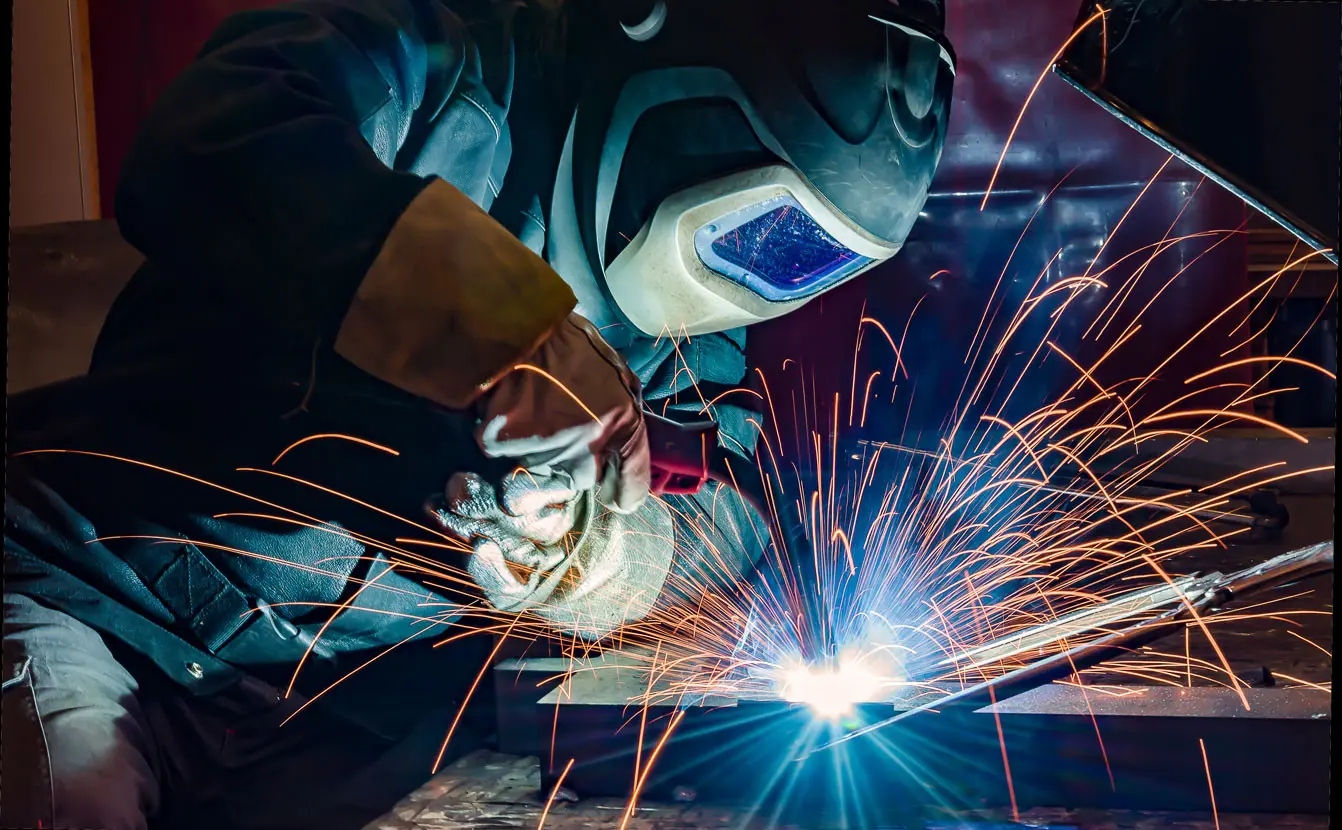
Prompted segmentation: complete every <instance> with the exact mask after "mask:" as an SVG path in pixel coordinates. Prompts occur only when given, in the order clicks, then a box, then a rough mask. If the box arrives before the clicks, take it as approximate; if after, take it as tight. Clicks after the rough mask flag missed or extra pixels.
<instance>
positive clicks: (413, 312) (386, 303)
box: [335, 179, 577, 409]
mask: <svg viewBox="0 0 1342 830" xmlns="http://www.w3.org/2000/svg"><path fill="white" fill-rule="evenodd" d="M351 209H355V210H357V209H358V206H357V205H355V206H351ZM576 304H577V301H576V299H575V298H574V296H573V291H572V290H570V289H569V287H568V285H567V284H566V283H565V282H564V281H563V279H561V278H560V276H559V275H558V274H556V273H555V272H554V269H552V268H551V267H550V266H549V265H548V264H546V262H545V260H543V259H541V258H540V257H538V256H537V255H536V254H535V253H533V252H532V251H531V249H529V248H527V246H526V245H524V244H522V242H521V241H520V240H518V239H517V238H516V237H514V236H513V235H512V234H510V233H508V231H506V230H505V229H504V228H503V226H502V225H500V224H499V223H498V222H496V221H494V219H493V218H492V217H490V216H489V214H487V213H485V212H484V211H483V210H481V209H480V208H479V207H478V206H477V205H476V204H475V203H473V202H472V201H471V200H470V199H468V198H466V196H464V195H463V194H462V193H461V192H460V191H458V190H457V189H456V188H455V187H453V186H452V185H450V184H448V183H447V182H445V181H442V180H440V179H435V180H434V181H433V182H432V183H431V184H429V186H428V187H426V188H424V190H423V192H421V193H420V194H419V196H417V197H416V198H415V200H414V201H412V202H411V203H410V206H409V207H408V208H406V211H405V213H403V214H401V218H400V219H399V220H398V221H397V222H396V225H395V227H393V228H392V231H391V233H390V234H389V235H388V236H387V240H386V242H385V243H383V246H382V250H381V252H380V253H379V254H378V256H377V259H376V260H374V262H373V267H372V268H370V269H369V270H368V274H367V275H366V276H365V277H364V280H363V282H362V283H361V284H360V285H359V289H358V291H357V292H356V293H355V295H354V301H353V302H352V303H351V304H350V308H349V311H348V312H347V313H346V314H345V319H344V322H343V323H342V324H341V327H340V331H339V333H338V334H337V336H336V342H335V350H336V352H337V353H338V354H339V355H341V356H342V357H344V358H345V359H346V360H348V361H350V362H351V363H353V364H354V365H355V366H358V367H359V368H360V369H362V370H364V371H365V372H368V373H369V374H371V375H373V376H374V377H376V378H379V379H380V380H383V381H385V382H387V383H390V384H392V385H393V386H396V387H399V388H401V389H404V390H406V391H407V392H411V393H413V394H415V395H419V396H420V397H423V398H427V399H428V400H431V401H434V402H435V403H438V404H441V405H443V406H447V407H450V408H453V409H464V408H466V407H468V406H470V405H471V404H472V403H473V402H474V401H475V400H476V399H477V398H478V397H479V396H480V395H481V394H483V393H484V392H485V391H486V390H488V389H489V387H490V386H492V385H493V383H494V382H495V381H496V380H498V378H499V377H500V376H502V375H503V374H504V373H506V372H507V371H509V370H510V369H511V368H512V367H513V366H515V365H516V364H517V363H519V362H521V361H522V360H523V359H524V358H526V356H527V355H529V354H531V353H532V352H533V351H535V349H536V347H537V346H539V345H540V343H541V342H542V341H543V340H544V339H545V338H546V336H548V335H549V333H550V331H551V330H552V329H554V327H555V326H557V325H559V324H560V323H561V322H563V321H564V320H565V319H566V318H567V317H568V315H569V313H570V312H572V310H573V308H574V306H575V305H576Z"/></svg>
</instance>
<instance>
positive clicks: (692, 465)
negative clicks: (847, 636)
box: [643, 410, 834, 665]
mask: <svg viewBox="0 0 1342 830" xmlns="http://www.w3.org/2000/svg"><path fill="white" fill-rule="evenodd" d="M643 420H644V423H645V424H646V426H647V431H648V449H649V455H650V457H651V461H652V465H651V466H652V487H651V490H652V492H653V493H654V494H656V495H693V494H695V493H698V492H699V491H700V490H701V489H702V488H703V486H704V485H705V484H707V483H708V481H709V480H710V479H712V480H714V481H717V482H719V483H720V484H722V485H724V486H726V487H730V488H731V489H732V490H733V491H735V492H736V493H738V494H739V495H740V496H741V499H742V500H743V501H744V502H746V503H747V504H749V505H750V506H751V507H753V508H754V509H755V510H756V512H758V513H759V514H760V516H761V517H763V519H764V520H765V522H766V523H767V524H768V526H769V531H770V535H771V536H772V537H773V539H774V541H775V544H777V545H778V546H779V548H780V549H781V551H782V552H783V554H784V555H783V560H784V563H785V566H786V567H788V568H789V569H790V570H791V572H792V575H793V584H794V585H795V590H796V593H797V594H798V595H799V598H800V600H801V607H800V609H799V611H800V616H799V619H798V620H797V622H798V631H797V634H798V638H799V640H800V645H801V650H802V655H801V656H802V659H803V660H805V661H806V662H807V664H811V665H814V664H817V663H825V662H829V661H831V660H832V659H833V657H834V645H833V643H832V642H831V640H832V638H831V637H829V636H828V633H827V631H828V629H827V627H826V626H825V625H824V620H825V619H826V618H825V608H824V604H823V601H822V597H821V594H820V585H819V579H818V570H817V564H818V563H817V562H816V561H815V546H814V545H812V544H811V541H810V539H809V538H808V537H807V535H806V530H805V528H804V527H803V525H802V523H801V520H800V518H796V517H794V511H793V510H792V509H791V508H792V505H793V504H794V503H798V502H800V501H801V499H800V498H799V494H795V493H790V492H788V485H787V483H786V482H784V481H781V480H777V481H776V480H774V479H772V478H770V477H768V476H766V475H765V474H764V472H763V471H762V470H761V469H760V468H759V465H758V464H755V463H750V462H746V463H741V464H737V465H735V466H733V465H732V464H731V458H732V456H731V454H730V453H729V452H728V451H727V450H726V448H724V447H722V446H721V445H720V444H719V443H718V425H717V422H716V421H713V420H711V419H710V420H703V421H695V422H691V423H680V422H677V421H673V420H671V419H669V418H664V417H662V416H660V415H657V414H655V413H652V412H648V411H647V410H644V412H643ZM781 478H782V477H781V476H780V477H779V479H781ZM771 491H772V492H771ZM775 506H776V509H775ZM762 575H763V574H762V572H760V571H759V569H758V566H757V573H756V576H762ZM781 590H782V591H783V592H784V593H787V589H786V588H783V589H781Z"/></svg>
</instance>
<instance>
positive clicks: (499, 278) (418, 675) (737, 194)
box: [0, 0, 954, 830]
mask: <svg viewBox="0 0 1342 830" xmlns="http://www.w3.org/2000/svg"><path fill="white" fill-rule="evenodd" d="M942 29H943V11H942V9H941V8H940V0H900V1H899V2H897V3H896V2H892V1H891V0H826V2H824V3H814V2H811V1H810V0H666V2H661V1H660V0H658V2H646V0H623V1H619V2H617V1H616V0H575V1H574V2H570V3H566V4H565V3H558V2H543V1H542V0H533V2H507V1H506V0H298V1H297V2H289V3H285V4H282V5H278V6H275V7H273V8H267V9H263V10H258V11H249V12H244V13H240V14H237V15H235V16H233V17H231V18H229V19H228V20H227V21H226V22H224V23H223V25H222V26H221V27H220V28H219V29H218V30H217V31H216V32H215V34H214V35H213V36H212V37H211V38H210V39H209V41H208V42H207V43H206V45H205V46H204V47H203V49H202V50H201V52H200V54H199V55H198V57H197V59H196V60H195V62H194V63H193V64H192V65H191V66H189V67H188V68H187V69H186V70H185V71H184V72H183V73H182V74H181V75H180V76H179V77H178V78H177V79H176V80H175V81H174V82H173V83H172V84H171V85H170V86H169V87H168V88H167V89H166V90H165V91H164V92H163V93H162V95H161V96H160V98H159V99H158V101H157V103H156V105H155V106H154V108H153V109H152V111H151V112H150V114H149V115H148V116H147V118H146V120H145V122H144V123H143V125H142V128H141V132H140V134H139V136H138V139H137V141H136V143H135V145H134V147H133V149H132V150H131V152H130V154H129V156H128V158H127V159H126V161H125V163H124V165H123V167H122V169H121V180H120V185H119V190H118V193H117V201H116V209H117V219H118V222H119V224H120V227H121V230H122V233H123V235H124V236H125V238H126V239H127V240H128V241H129V242H130V243H131V244H132V245H134V246H135V247H136V248H138V249H139V250H140V251H141V252H142V253H143V254H144V255H145V259H146V262H145V265H144V266H143V267H142V268H141V270H140V271H139V272H138V273H137V274H136V276H135V277H134V279H133V280H132V281H131V283H130V284H129V286H128V287H127V288H126V289H125V290H124V292H123V293H122V294H121V295H120V297H119V298H118V300H117V301H116V303H115V305H114V306H113V308H112V310H111V312H110V313H109V315H108V318H107V320H106V322H105V324H104V327H103V330H102V332H101V335H100V338H99V340H98V344H97V347H96V350H95V353H94V355H93V360H92V366H91V369H90V371H89V373H88V374H87V375H86V376H84V377H82V378H79V379H76V380H74V381H70V382H66V383H62V384H57V385H54V386H51V387H46V388H43V389H40V390H36V391H34V392H31V393H26V394H24V395H19V396H15V397H12V398H11V399H10V401H9V404H10V432H9V438H10V446H9V459H8V460H9V470H8V475H7V479H6V497H5V520H6V524H5V577H6V582H5V589H4V590H5V594H4V675H3V679H4V698H3V700H4V735H5V737H4V741H5V752H4V758H3V765H4V767H3V777H4V782H5V792H4V804H3V815H2V816H0V818H2V821H3V824H4V825H5V826H43V827H52V826H55V827H81V828H92V827H97V828H142V827H147V826H155V827H157V826H161V827H177V826H181V827H193V828H210V827H232V828H261V827H265V828H281V827H282V828H290V830H292V828H301V827H324V828H332V827H347V826H351V827H357V826H362V825H363V823H364V822H366V821H368V820H370V819H371V818H373V817H375V816H376V815H378V814H379V813H380V812H383V811H385V810H386V809H388V808H389V806H390V805H391V804H393V803H394V802H395V800H396V799H397V798H399V797H401V796H403V795H404V794H406V793H407V792H408V791H409V790H410V789H412V788H413V787H414V786H416V785H417V784H418V783H420V782H421V781H422V780H424V778H425V777H427V775H428V772H429V769H430V767H431V765H432V764H433V762H434V760H435V758H437V760H438V761H439V762H440V763H446V762H448V761H450V760H451V759H452V758H453V757H457V756H458V755H460V754H461V753H463V752H465V751H468V750H470V749H473V748H475V747H478V746H480V745H481V740H482V736H483V735H485V734H486V733H487V732H488V731H489V728H490V727H489V724H488V718H487V716H486V715H485V714H482V713H481V711H480V710H478V709H477V708H476V707H465V708H464V709H463V707H462V701H463V700H465V699H466V697H467V695H468V694H469V692H470V690H471V689H472V688H473V687H475V686H476V685H477V684H476V682H475V681H476V680H477V678H479V677H481V676H483V675H484V674H485V672H484V671H483V670H482V666H484V665H485V663H486V661H487V658H488V654H489V650H490V648H491V644H492V640H491V638H489V637H485V636H470V637H453V636H452V634H453V632H457V631H462V630H466V629H467V628H469V627H471V626H475V627H477V628H478V627H480V626H482V625H486V624H494V623H497V621H498V620H499V619H500V618H501V616H507V615H513V612H517V615H513V616H512V618H513V619H523V618H528V619H537V618H539V619H542V620H544V621H545V623H546V624H548V625H550V626H552V627H553V628H554V629H555V630H557V631H563V632H570V633H573V634H576V635H578V636H582V637H586V638H589V639H598V638H600V637H602V636H603V635H605V634H607V633H609V632H611V631H613V630H614V629H616V628H618V627H619V626H620V625H622V624H624V623H626V622H628V621H630V620H633V619H638V618H640V617H642V616H644V615H646V614H647V613H649V611H650V610H651V609H652V608H653V607H654V606H655V604H656V603H675V602H679V601H684V600H686V599H692V597H687V596H684V594H685V589H684V587H683V586H685V585H706V584H708V582H709V581H711V580H710V579H709V577H708V576H706V574H707V573H708V571H709V570H712V571H713V572H714V573H716V574H718V575H719V576H722V573H723V571H724V570H726V571H728V572H729V573H727V574H726V577H725V578H728V579H730V578H734V577H735V576H737V575H739V574H740V573H743V572H745V571H746V570H747V569H749V567H750V564H751V562H752V561H753V559H754V558H755V557H756V556H758V553H759V551H758V544H757V541H756V540H757V539H758V538H760V531H759V530H758V529H755V531H754V532H752V531H751V528H750V527H749V524H750V523H751V522H754V521H757V517H755V516H753V515H752V514H751V513H750V511H748V510H747V509H746V508H745V507H744V506H743V504H742V503H741V501H740V500H739V499H735V500H734V499H733V498H732V497H731V495H730V494H724V493H719V492H717V491H716V489H715V488H713V487H709V488H707V489H705V490H704V491H703V492H701V493H700V494H698V495H697V496H693V497H688V496H687V497H668V498H664V499H663V498H649V497H648V490H649V456H648V445H647V439H646V437H645V430H644V424H643V419H642V415H641V413H642V411H643V409H644V408H645V407H649V408H651V409H653V410H655V411H657V412H659V413H662V414H664V415H666V416H668V417H671V418H673V419H675V418H682V419H690V418H700V417H704V416H705V415H711V416H712V417H714V418H715V419H716V420H717V421H718V423H719V426H720V440H721V441H722V442H723V444H724V446H725V447H726V448H728V449H730V450H731V451H733V452H736V453H738V454H740V455H741V456H742V457H744V458H749V457H750V456H751V454H752V453H753V452H754V447H755V440H754V436H755V432H756V427H755V426H753V425H752V424H751V423H750V413H749V412H748V411H747V409H746V408H744V407H743V406H742V405H741V401H742V400H743V399H748V396H743V395H736V396H728V398H727V399H726V400H721V401H718V402H716V403H712V404H711V405H709V402H711V401H713V400H714V399H716V398H717V397H718V396H719V395H720V394H721V393H723V392H726V391H727V390H730V389H732V388H735V387H736V386H738V385H739V384H741V383H742V382H743V379H744V378H745V375H746V362H745V331H744V328H745V327H746V326H749V325H750V324H752V323H757V322H760V321H764V320H768V319H771V318H776V317H778V316H780V315H783V314H786V313H787V312H789V311H791V310H793V309H796V308H797V307H799V306H801V305H802V304H804V303H806V302H808V301H809V300H811V299H814V298H815V297H816V296H818V295H819V294H820V293H822V292H824V291H826V290H829V289H831V288H833V287H834V286H836V285H839V284H841V283H844V282H845V281H847V280H850V279H852V278H853V277H855V276H857V275H858V274H860V273H862V272H864V271H866V270H868V269H870V268H872V267H873V266H875V265H877V264H879V263H881V262H883V261H885V260H887V259H889V258H890V257H892V256H894V255H895V254H896V253H897V252H898V250H899V249H900V246H901V244H902V243H903V241H904V240H905V238H906V236H907V234H908V233H909V230H910V227H911V226H912V225H913V223H914V221H915V219H916V217H917V216H918V214H919V211H920V210H921V208H922V206H923V202H924V200H925V197H926V195H927V192H928V187H929V184H930V181H931V178H932V174H933V171H934V168H935V166H936V162H937V160H938V157H939V155H940V151H941V146H942V141H943V138H944V135H945V129H946V122H947V117H948V111H949V101H950V92H951V85H952V80H953V76H954V58H953V53H952V52H951V49H950V46H949V44H948V43H946V41H945V38H944V35H943V33H942ZM695 384H697V388H695V386H694V385H695ZM53 450H59V452H55V451H53ZM426 499H427V500H428V501H427V510H426V507H425V505H426ZM705 517H707V518H708V519H710V520H711V523H712V526H713V527H714V528H715V532H720V533H721V535H722V537H723V539H725V540H726V542H725V543H723V544H722V545H721V549H719V550H717V551H716V553H715V559H714V561H715V565H714V568H713V569H709V568H706V567H704V564H703V562H702V561H701V559H700V557H701V554H700V553H699V552H698V551H701V550H702V548H703V545H704V544H706V543H705V542H704V541H703V540H702V539H701V538H700V537H701V535H702V534H701V533H698V532H696V533H691V532H689V531H688V530H687V529H686V523H687V522H692V521H697V522H699V523H700V524H701V525H702V524H703V522H702V520H703V519H704V518H705ZM435 534H437V535H435ZM454 542H455V544H454ZM416 545H418V546H416ZM454 547H456V548H460V549H462V550H467V549H469V550H470V551H471V552H470V553H469V554H468V555H463V554H462V553H461V552H459V551H458V550H454V549H453V548H454ZM723 551H730V552H731V553H730V555H731V556H735V557H736V561H735V562H734V563H728V565H729V566H728V567H726V568H724V567H723V566H722V564H721V561H720V560H721V558H722V555H723ZM393 560H394V561H395V562H397V563H400V564H399V565H396V566H393ZM415 562H423V563H425V564H424V566H423V567H422V568H416V567H413V566H412V565H413V563H415ZM407 563H409V564H407ZM435 563H438V565H441V567H439V566H438V565H436V564H435ZM449 566H452V567H456V568H457V569H459V570H458V571H457V572H458V573H464V574H468V575H469V579H468V580H458V582H464V583H468V584H466V587H465V588H462V586H461V585H460V584H457V583H454V582H453V580H452V577H451V576H450V573H451V571H450V568H449ZM696 569H699V571H702V573H701V572H699V571H696ZM677 586H679V587H677ZM463 591H464V592H465V593H464V595H463V593H462V592H463ZM463 596H464V597H465V598H463ZM521 612H530V613H529V614H522V613H521ZM482 621H493V622H491V623H486V622H482ZM504 628H506V626H502V627H500V632H499V633H502V630H503V629H504ZM442 641H447V645H445V646H444V647H443V648H429V647H428V646H431V645H433V644H436V643H439V642H442ZM300 663H301V664H302V668H301V670H300V671H297V672H295V667H296V666H298V665H299V664H300ZM356 669H357V670H358V671H355V670H356ZM337 681H339V682H337ZM333 683H334V684H335V685H332V684H333ZM477 691H478V690H477ZM487 698H488V694H487V693H484V692H479V693H477V694H476V695H475V697H474V698H473V699H475V700H482V699H487ZM486 709H487V707H486ZM300 710H301V711H300ZM463 711H464V712H465V713H466V714H464V715H462V716H461V717H460V718H458V717H457V715H458V713H459V712H463ZM449 730H450V731H451V733H452V739H451V741H449V742H448V744H447V748H446V750H443V749H442V747H441V744H442V742H443V739H444V736H445V735H446V734H447V733H448V731H449Z"/></svg>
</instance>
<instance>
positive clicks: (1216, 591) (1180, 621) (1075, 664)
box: [810, 540, 1333, 752]
mask: <svg viewBox="0 0 1342 830" xmlns="http://www.w3.org/2000/svg"><path fill="white" fill-rule="evenodd" d="M1332 568H1333V542H1332V541H1331V540H1329V541H1327V542H1320V543H1319V544H1315V545H1310V546H1308V547H1305V548H1301V549H1300V550H1296V551H1291V552H1290V553H1284V554H1282V555H1281V556H1277V557H1274V558H1272V559H1269V560H1268V561H1267V562H1262V563H1260V564H1258V565H1254V566H1253V567H1250V568H1246V569H1244V570H1242V571H1238V572H1236V573H1233V574H1230V575H1228V576H1226V575H1222V574H1210V575H1208V576H1206V577H1203V578H1201V579H1199V580H1197V581H1195V582H1194V583H1192V584H1191V585H1190V586H1189V592H1188V594H1186V595H1184V596H1183V597H1181V598H1180V600H1181V604H1180V605H1179V606H1177V607H1175V608H1172V609H1170V610H1169V611H1166V612H1165V613H1163V614H1161V615H1160V616H1158V617H1155V618H1154V619H1150V620H1145V621H1143V622H1139V623H1137V624H1135V625H1131V626H1128V627H1127V628H1124V629H1122V630H1120V631H1115V632H1113V633H1112V634H1108V635H1105V636H1103V637H1100V638H1098V639H1096V640H1093V641H1091V642H1089V643H1084V644H1082V645H1079V646H1077V647H1075V648H1072V649H1068V650H1067V651H1065V652H1062V653H1060V654H1054V655H1051V656H1049V657H1046V658H1044V659H1043V660H1039V661H1037V662H1035V663H1031V664H1030V665H1028V666H1025V667H1023V668H1020V669H1017V670H1015V671H1012V672H1008V673H1006V674H1004V675H1000V676H998V677H995V678H993V679H991V680H988V681H986V682H983V683H979V684H977V685H975V686H970V687H969V688H966V689H964V690H962V691H959V692H956V693H955V694H952V695H950V696H948V697H946V698H945V699H943V700H938V701H936V702H935V703H928V704H925V705H923V706H921V707H918V708H915V709H910V710H908V711H904V712H900V713H898V714H896V715H893V716H891V717H889V718H887V719H886V720H884V721H881V722H879V723H874V724H869V725H867V726H863V727H861V728H859V729H855V730H852V731H850V732H848V733H846V734H844V735H842V736H840V737H838V738H836V739H834V740H833V741H830V742H829V743H827V744H824V745H822V746H820V747H817V748H816V749H814V750H810V751H811V752H816V751H819V750H821V749H826V748H828V747H831V746H834V745H836V744H839V743H842V742H845V741H850V740H852V739H854V738H858V737H861V736H864V735H868V734H871V733H872V732H876V731H878V730H880V729H884V728H886V727H888V726H892V725H894V724H895V723H898V722H899V721H902V720H907V719H909V718H912V717H916V716H917V715H919V714H922V713H923V712H927V711H931V710H932V709H933V708H934V707H935V708H944V707H946V706H952V705H955V706H967V705H983V704H984V703H987V702H989V701H994V702H995V701H999V700H1005V699H1007V698H1008V697H1010V696H1012V695H1015V694H1019V693H1020V692H1023V691H1026V690H1029V689H1031V688H1035V687H1038V686H1042V685H1044V684H1045V683H1052V682H1053V681H1055V680H1061V679H1062V678H1065V677H1067V676H1069V675H1072V674H1075V673H1077V672H1079V671H1081V670H1083V669H1087V668H1090V667H1092V666H1096V665H1099V664H1100V663H1102V662H1104V661H1106V660H1110V659H1113V658H1114V657H1119V656H1122V655H1123V654H1130V653H1132V652H1133V651H1135V650H1136V649H1137V648H1140V647H1141V646H1144V645H1147V644H1148V643H1153V642H1155V641H1156V640H1159V639H1161V638H1162V637H1165V636H1167V635H1169V634H1173V633H1175V632H1176V631H1178V630H1179V629H1181V628H1183V627H1184V626H1185V625H1186V624H1187V621H1188V620H1190V619H1192V618H1194V617H1196V616H1197V615H1198V614H1200V613H1206V612H1209V611H1212V610H1219V609H1221V608H1222V607H1224V606H1225V605H1227V604H1228V603H1229V602H1231V601H1233V600H1235V599H1240V598H1243V597H1245V596H1248V595H1251V594H1253V593H1255V592H1257V591H1263V590H1267V589H1268V588H1272V587H1275V586H1277V585H1284V584H1286V583H1288V582H1294V581H1297V580H1300V579H1304V578H1307V577H1309V576H1314V575H1317V574H1320V573H1325V572H1327V571H1330V570H1332Z"/></svg>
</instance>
